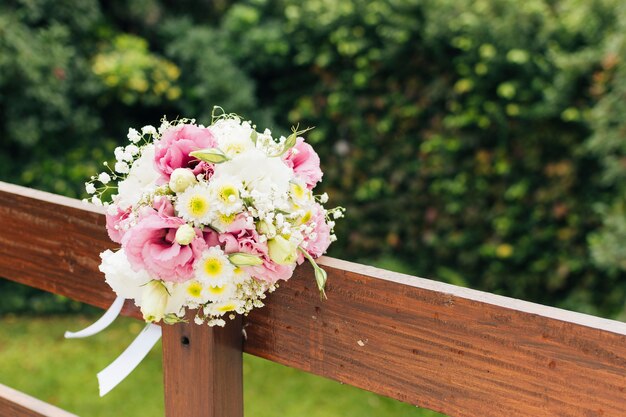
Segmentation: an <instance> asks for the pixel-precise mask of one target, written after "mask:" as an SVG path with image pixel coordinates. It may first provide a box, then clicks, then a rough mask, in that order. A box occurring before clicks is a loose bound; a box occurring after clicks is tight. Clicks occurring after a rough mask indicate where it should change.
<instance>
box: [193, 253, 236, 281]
mask: <svg viewBox="0 0 626 417" xmlns="http://www.w3.org/2000/svg"><path fill="white" fill-rule="evenodd" d="M194 266H195V269H196V277H197V279H198V280H199V281H200V282H201V283H202V284H203V285H204V286H213V287H215V286H221V285H224V284H225V283H227V282H231V281H232V279H233V273H234V270H235V266H234V265H233V264H231V263H230V261H229V260H228V256H226V255H225V254H224V252H223V251H222V250H221V249H220V248H219V246H213V247H211V248H209V250H207V251H205V252H204V253H203V254H202V256H201V257H200V259H198V260H197V261H196V263H195V265H194Z"/></svg>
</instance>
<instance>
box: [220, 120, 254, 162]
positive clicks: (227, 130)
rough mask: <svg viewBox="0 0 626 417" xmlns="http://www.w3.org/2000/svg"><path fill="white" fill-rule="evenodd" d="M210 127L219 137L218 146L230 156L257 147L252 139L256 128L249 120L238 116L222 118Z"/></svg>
mask: <svg viewBox="0 0 626 417" xmlns="http://www.w3.org/2000/svg"><path fill="white" fill-rule="evenodd" d="M210 129H211V133H213V135H215V138H216V139H217V143H218V148H219V149H220V150H222V152H224V154H226V156H228V157H229V158H233V157H234V156H236V155H239V154H241V153H244V152H246V151H248V150H250V149H254V147H255V146H254V142H252V139H251V136H252V133H253V132H254V129H252V126H250V123H248V122H241V121H240V120H239V119H237V118H229V119H220V120H218V121H217V122H215V124H214V125H212V126H211V127H210Z"/></svg>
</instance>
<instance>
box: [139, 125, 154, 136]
mask: <svg viewBox="0 0 626 417" xmlns="http://www.w3.org/2000/svg"><path fill="white" fill-rule="evenodd" d="M141 133H143V134H144V135H152V136H155V135H156V133H157V131H156V129H155V128H154V126H151V125H146V126H144V127H142V128H141Z"/></svg>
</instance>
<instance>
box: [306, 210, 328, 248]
mask: <svg viewBox="0 0 626 417" xmlns="http://www.w3.org/2000/svg"><path fill="white" fill-rule="evenodd" d="M307 224H308V225H313V226H314V229H313V233H312V234H313V236H314V239H311V238H310V236H307V237H306V238H305V239H304V241H305V242H307V246H306V251H307V252H308V253H309V254H310V255H311V256H312V257H314V258H318V257H320V256H322V255H323V254H324V253H325V252H326V250H327V249H328V247H329V246H330V226H328V224H327V223H326V216H325V215H324V209H323V208H322V207H321V206H320V205H319V204H316V207H315V208H314V209H313V215H312V216H311V220H309V222H308V223H307Z"/></svg>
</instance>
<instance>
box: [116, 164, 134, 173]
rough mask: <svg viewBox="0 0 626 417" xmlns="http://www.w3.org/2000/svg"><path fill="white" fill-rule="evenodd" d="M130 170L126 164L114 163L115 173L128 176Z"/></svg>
mask: <svg viewBox="0 0 626 417" xmlns="http://www.w3.org/2000/svg"><path fill="white" fill-rule="evenodd" d="M129 171H130V168H129V167H128V164H127V163H126V162H119V161H118V162H116V163H115V172H119V173H120V174H128V172H129Z"/></svg>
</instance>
